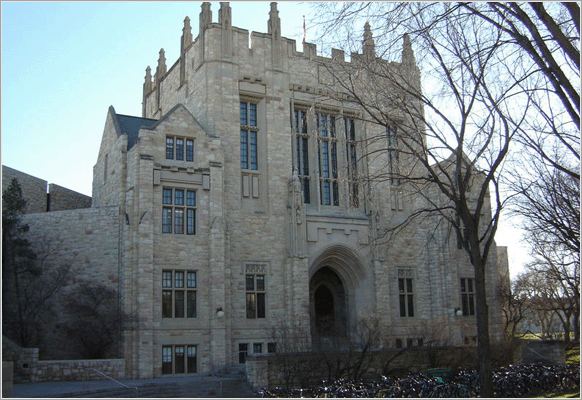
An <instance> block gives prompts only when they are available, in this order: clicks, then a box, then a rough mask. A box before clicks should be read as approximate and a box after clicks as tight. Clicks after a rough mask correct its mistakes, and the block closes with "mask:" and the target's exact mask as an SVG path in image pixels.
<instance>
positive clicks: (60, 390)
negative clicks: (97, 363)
mask: <svg viewBox="0 0 582 400" xmlns="http://www.w3.org/2000/svg"><path fill="white" fill-rule="evenodd" d="M220 381H223V382H225V381H233V378H232V377H214V376H199V375H189V376H168V377H163V378H153V379H123V380H120V381H119V382H121V383H123V384H124V385H125V386H128V387H130V388H133V387H138V390H139V388H140V387H143V386H147V387H149V388H151V387H152V386H153V385H156V386H160V387H164V386H167V385H171V384H176V386H177V385H184V384H190V385H192V386H191V387H193V388H196V387H199V388H200V393H195V392H194V393H192V392H191V393H190V396H188V397H197V396H198V397H209V396H208V387H209V386H216V387H219V386H220V387H222V385H220ZM241 383H242V382H241ZM122 388H123V386H122V385H120V384H118V383H116V382H113V381H110V380H98V381H70V382H40V383H22V384H15V385H14V390H13V394H12V397H17V398H27V397H57V396H59V395H66V394H68V395H70V394H72V393H83V392H85V393H86V392H91V391H97V390H106V389H110V390H116V389H122ZM138 393H139V392H138ZM211 397H214V396H211ZM245 397H246V396H245Z"/></svg>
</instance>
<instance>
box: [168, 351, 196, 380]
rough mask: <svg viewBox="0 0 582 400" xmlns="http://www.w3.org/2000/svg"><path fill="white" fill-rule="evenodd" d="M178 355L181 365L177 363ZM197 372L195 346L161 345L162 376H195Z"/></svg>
mask: <svg viewBox="0 0 582 400" xmlns="http://www.w3.org/2000/svg"><path fill="white" fill-rule="evenodd" d="M192 350H193V352H192ZM180 354H181V357H180V358H181V359H182V360H181V361H182V362H181V363H179V362H178V359H179V355H180ZM180 364H181V365H180ZM197 372H198V345H197V344H168V345H162V375H175V374H195V373H197Z"/></svg>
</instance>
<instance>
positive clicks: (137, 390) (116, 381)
mask: <svg viewBox="0 0 582 400" xmlns="http://www.w3.org/2000/svg"><path fill="white" fill-rule="evenodd" d="M86 369H88V370H91V371H95V372H97V373H98V374H101V375H103V376H104V377H106V378H107V379H109V380H111V381H113V382H115V383H117V384H119V385H121V386H123V387H125V388H127V389H135V397H139V389H138V388H137V386H133V387H130V386H127V385H126V384H124V383H121V382H119V381H118V380H115V379H113V378H112V377H110V376H109V375H107V374H105V373H103V372H101V371H99V370H96V369H95V368H86Z"/></svg>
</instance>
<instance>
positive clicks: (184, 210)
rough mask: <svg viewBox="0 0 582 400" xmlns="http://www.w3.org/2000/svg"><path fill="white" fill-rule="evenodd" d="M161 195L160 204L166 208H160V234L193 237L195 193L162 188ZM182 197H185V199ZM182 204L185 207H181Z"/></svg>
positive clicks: (194, 231)
mask: <svg viewBox="0 0 582 400" xmlns="http://www.w3.org/2000/svg"><path fill="white" fill-rule="evenodd" d="M162 193H163V194H162V203H163V204H164V205H166V207H163V208H162V233H175V234H184V233H186V234H187V235H195V234H196V208H195V207H196V192H195V191H193V190H184V189H171V188H164V189H163V191H162ZM184 195H185V196H186V197H185V198H184ZM184 202H185V203H186V207H183V206H184ZM174 206H182V207H174ZM184 214H185V215H184ZM184 226H186V228H184Z"/></svg>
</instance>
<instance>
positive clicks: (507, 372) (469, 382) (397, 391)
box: [260, 364, 580, 398]
mask: <svg viewBox="0 0 582 400" xmlns="http://www.w3.org/2000/svg"><path fill="white" fill-rule="evenodd" d="M493 385H494V391H495V396H496V397H531V396H536V395H541V394H543V393H548V392H550V391H554V392H555V391H570V390H572V391H576V390H578V391H579V390H580V366H577V365H553V366H547V365H541V364H532V365H510V366H507V367H502V368H498V369H496V370H495V371H494V374H493ZM479 390H480V386H479V376H478V374H477V372H476V371H474V370H459V371H458V372H457V373H456V374H454V375H452V376H450V377H447V378H442V377H438V376H429V375H427V374H422V373H415V374H408V375H407V376H404V377H381V379H376V380H360V381H347V380H343V379H338V380H335V381H332V382H329V381H323V382H322V383H321V384H320V385H317V386H314V387H311V388H306V389H283V388H274V389H269V390H267V389H264V390H262V391H261V392H260V394H261V395H262V397H320V398H328V397H344V398H345V397H380V398H399V397H417V398H418V397H424V398H437V397H438V398H442V397H449V398H457V397H477V396H478V395H479Z"/></svg>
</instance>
